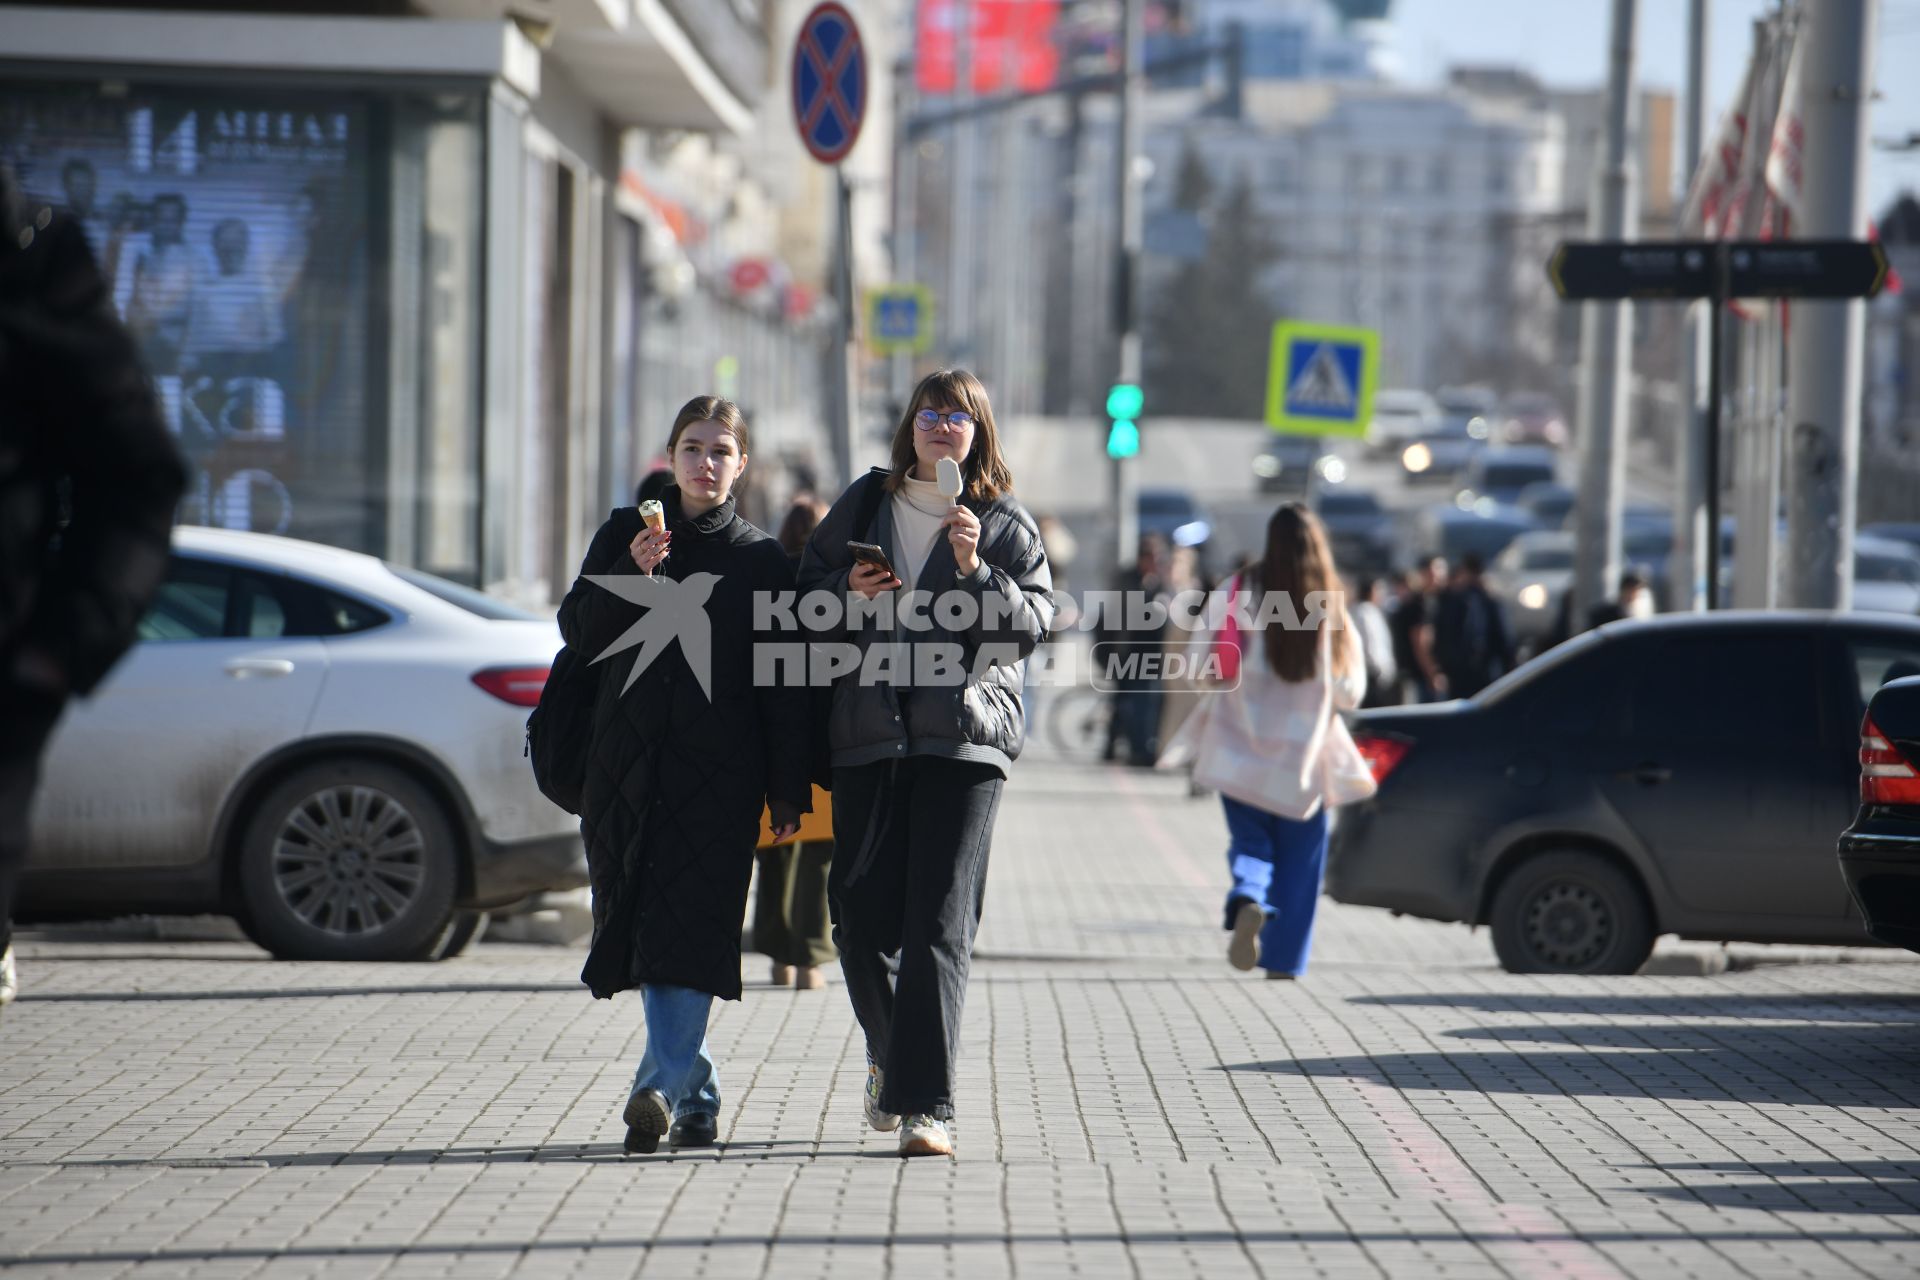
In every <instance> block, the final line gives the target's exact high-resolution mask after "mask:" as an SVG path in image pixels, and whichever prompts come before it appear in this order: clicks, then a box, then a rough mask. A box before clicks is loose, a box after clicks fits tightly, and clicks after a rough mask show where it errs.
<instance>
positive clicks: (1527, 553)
mask: <svg viewBox="0 0 1920 1280" xmlns="http://www.w3.org/2000/svg"><path fill="white" fill-rule="evenodd" d="M1573 550H1574V539H1573V535H1572V534H1571V533H1567V532H1564V531H1562V530H1559V529H1534V530H1531V531H1529V532H1527V533H1523V534H1521V535H1520V536H1519V537H1517V538H1515V539H1514V540H1513V542H1512V543H1511V544H1510V545H1509V546H1508V547H1507V549H1506V550H1505V551H1502V552H1501V553H1500V554H1499V556H1497V557H1496V558H1495V559H1494V562H1493V564H1492V565H1491V566H1489V568H1488V570H1487V589H1488V590H1490V591H1492V592H1493V594H1494V595H1495V596H1496V597H1498V598H1500V599H1502V600H1504V601H1506V602H1507V618H1508V620H1509V621H1510V622H1511V623H1512V624H1513V638H1514V641H1515V643H1517V644H1519V645H1521V646H1523V647H1525V648H1527V649H1528V650H1533V649H1535V648H1537V647H1538V646H1539V645H1540V643H1541V641H1543V640H1544V639H1546V637H1547V636H1548V635H1550V634H1551V633H1552V632H1553V629H1554V627H1555V626H1556V625H1558V623H1559V621H1560V603H1561V601H1562V600H1563V599H1564V598H1565V597H1566V594H1567V591H1568V590H1569V589H1570V588H1571V587H1572V585H1573Z"/></svg>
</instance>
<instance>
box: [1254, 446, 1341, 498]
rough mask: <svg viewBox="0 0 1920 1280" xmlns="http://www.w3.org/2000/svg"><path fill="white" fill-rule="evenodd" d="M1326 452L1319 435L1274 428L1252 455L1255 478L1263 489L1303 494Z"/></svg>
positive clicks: (1303, 495) (1272, 491) (1265, 491)
mask: <svg viewBox="0 0 1920 1280" xmlns="http://www.w3.org/2000/svg"><path fill="white" fill-rule="evenodd" d="M1326 454H1327V442H1326V440H1325V439H1323V438H1322V437H1320V436H1302V435H1293V434H1290V433H1284V432H1278V431H1275V432H1271V433H1269V435H1268V436H1267V440H1266V443H1265V444H1263V445H1261V447H1260V452H1259V454H1257V455H1256V456H1255V457H1254V459H1253V475H1254V481H1255V483H1256V484H1257V485H1258V486H1259V489H1260V492H1262V493H1286V494H1291V495H1293V496H1295V497H1301V498H1304V497H1305V496H1306V495H1307V491H1308V490H1309V489H1310V488H1312V486H1313V477H1314V474H1315V468H1316V467H1317V466H1318V465H1319V463H1320V459H1321V458H1323V457H1325V456H1326Z"/></svg>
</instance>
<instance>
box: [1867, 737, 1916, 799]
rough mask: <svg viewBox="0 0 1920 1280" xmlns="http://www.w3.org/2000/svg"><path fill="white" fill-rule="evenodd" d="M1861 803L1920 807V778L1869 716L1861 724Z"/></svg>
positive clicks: (1911, 763) (1909, 762)
mask: <svg viewBox="0 0 1920 1280" xmlns="http://www.w3.org/2000/svg"><path fill="white" fill-rule="evenodd" d="M1860 803H1861V804H1920V775H1916V774H1915V772H1914V768H1913V762H1912V761H1910V760H1908V759H1907V758H1906V757H1905V756H1904V755H1902V754H1901V753H1900V751H1899V749H1898V748H1896V747H1895V746H1894V745H1893V744H1892V743H1891V742H1888V741H1887V737H1886V735H1885V734H1883V733H1881V732H1880V729H1879V727H1878V726H1877V725H1875V724H1874V723H1873V717H1872V716H1867V717H1866V718H1865V719H1863V720H1861V722H1860Z"/></svg>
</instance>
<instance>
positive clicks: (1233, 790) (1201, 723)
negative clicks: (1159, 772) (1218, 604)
mask: <svg viewBox="0 0 1920 1280" xmlns="http://www.w3.org/2000/svg"><path fill="white" fill-rule="evenodd" d="M1228 591H1229V593H1230V594H1232V595H1234V596H1235V597H1238V598H1241V599H1243V601H1244V603H1245V604H1246V605H1247V610H1246V613H1247V615H1248V616H1249V617H1251V618H1252V619H1254V622H1255V628H1256V632H1257V634H1255V635H1243V636H1242V637H1241V639H1242V643H1243V644H1244V646H1245V647H1244V652H1243V657H1242V660H1241V662H1240V669H1239V680H1238V682H1237V683H1236V684H1232V685H1228V686H1223V687H1222V688H1221V689H1220V690H1218V691H1216V692H1214V693H1213V694H1212V695H1211V696H1210V697H1208V698H1206V699H1205V702H1204V705H1203V707H1202V710H1201V711H1200V712H1199V713H1197V714H1196V715H1194V716H1193V717H1191V718H1189V719H1188V721H1187V723H1186V724H1185V725H1184V726H1182V729H1181V733H1180V734H1179V735H1178V736H1177V737H1176V738H1175V739H1174V741H1173V742H1172V743H1170V744H1169V749H1168V753H1167V756H1166V757H1165V758H1164V759H1163V760H1162V764H1163V765H1164V766H1166V767H1169V768H1171V767H1177V766H1179V765H1182V764H1184V763H1186V762H1187V761H1189V760H1191V763H1192V766H1193V775H1194V778H1195V780H1196V781H1198V782H1200V783H1201V784H1202V785H1205V786H1209V787H1212V788H1214V789H1215V790H1218V791H1219V792H1220V800H1221V804H1222V805H1223V806H1224V807H1225V809H1226V816H1227V832H1228V835H1229V838H1230V842H1229V844H1228V847H1227V865H1228V869H1229V870H1230V871H1231V873H1232V876H1233V885H1232V888H1231V889H1230V890H1229V891H1228V893H1227V902H1226V913H1225V927H1226V928H1227V929H1228V930H1229V931H1231V933H1232V940H1231V941H1230V942H1229V943H1228V946H1227V959H1228V961H1229V962H1230V963H1231V964H1232V965H1233V967H1234V968H1236V969H1240V970H1251V969H1253V968H1255V967H1256V966H1257V967H1259V968H1262V969H1264V970H1266V972H1267V976H1268V977H1269V978H1296V977H1298V976H1300V975H1301V974H1302V973H1304V972H1306V968H1307V956H1308V952H1309V951H1310V950H1311V948H1312V945H1313V924H1314V918H1315V913H1316V912H1317V910H1318V907H1319V899H1320V877H1321V873H1322V871H1323V870H1324V869H1325V866H1326V858H1327V810H1328V808H1329V807H1330V806H1333V805H1337V804H1343V803H1346V802H1348V801H1351V800H1357V799H1361V798H1363V797H1365V796H1367V795H1371V794H1372V792H1373V780H1372V775H1371V774H1370V773H1369V772H1368V770H1367V766H1366V762H1365V761H1364V760H1363V759H1361V757H1360V753H1359V750H1358V748H1356V747H1355V746H1354V742H1353V738H1352V735H1351V734H1350V733H1349V732H1348V731H1347V727H1346V724H1345V722H1344V721H1342V720H1341V719H1340V716H1339V712H1340V711H1342V710H1347V709H1350V708H1353V707H1357V706H1358V705H1359V704H1360V697H1361V694H1362V693H1363V692H1364V690H1365V687H1366V657H1365V654H1364V652H1363V651H1362V647H1361V641H1360V636H1359V633H1358V632H1357V630H1356V629H1355V627H1354V626H1353V624H1352V619H1351V618H1350V617H1349V616H1348V612H1347V609H1346V607H1345V601H1344V593H1343V591H1342V589H1341V586H1340V579H1339V577H1338V575H1337V574H1336V573H1335V571H1334V567H1333V557H1332V555H1331V553H1330V552H1329V551H1328V548H1327V536H1326V530H1325V529H1324V528H1323V527H1322V526H1321V524H1320V521H1319V518H1318V517H1316V516H1315V515H1314V514H1313V513H1312V512H1311V511H1310V510H1308V509H1307V508H1306V506H1304V505H1303V504H1301V503H1298V502H1289V503H1287V504H1286V505H1284V506H1282V507H1281V508H1280V509H1279V510H1278V511H1276V512H1274V514H1273V519H1272V520H1271V521H1269V522H1268V525H1267V551H1266V556H1265V557H1264V558H1263V559H1262V560H1261V562H1260V563H1259V564H1258V565H1256V566H1254V567H1253V568H1252V569H1249V570H1248V571H1247V572H1246V573H1245V574H1244V575H1240V576H1237V577H1236V578H1235V579H1234V580H1233V582H1232V583H1231V584H1230V585H1229V587H1228ZM1281 596H1284V598H1285V599H1286V600H1287V601H1290V602H1291V604H1292V612H1293V613H1295V615H1296V616H1298V617H1299V618H1300V619H1301V621H1302V622H1303V623H1307V622H1309V621H1310V622H1311V623H1312V625H1311V626H1308V625H1301V626H1283V625H1272V624H1269V625H1265V626H1260V625H1259V624H1260V623H1261V622H1263V621H1266V620H1267V617H1268V614H1269V608H1268V607H1266V606H1270V605H1271V604H1272V602H1274V601H1275V600H1276V598H1277V597H1281ZM1316 603H1320V604H1322V605H1323V607H1322V608H1321V609H1320V610H1318V611H1316V610H1315V605H1316Z"/></svg>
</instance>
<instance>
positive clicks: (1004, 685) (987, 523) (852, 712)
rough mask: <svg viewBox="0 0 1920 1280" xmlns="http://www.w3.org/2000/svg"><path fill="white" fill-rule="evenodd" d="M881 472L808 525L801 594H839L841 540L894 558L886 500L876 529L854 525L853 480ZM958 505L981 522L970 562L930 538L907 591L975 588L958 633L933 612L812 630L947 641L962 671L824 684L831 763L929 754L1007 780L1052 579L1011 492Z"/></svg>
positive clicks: (850, 638) (858, 641)
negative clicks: (973, 564) (921, 678)
mask: <svg viewBox="0 0 1920 1280" xmlns="http://www.w3.org/2000/svg"><path fill="white" fill-rule="evenodd" d="M886 474H887V473H886V472H885V471H882V470H880V469H878V468H876V469H875V470H873V471H870V472H868V473H867V474H866V475H865V476H863V477H861V478H860V479H858V480H856V481H854V482H853V484H851V485H849V486H848V487H847V491H846V492H845V493H843V494H841V495H840V500H839V501H838V502H836V503H834V504H833V510H831V511H829V512H828V513H827V516H826V519H824V520H822V521H821V522H820V527H819V528H817V529H815V530H814V531H813V536H812V537H811V538H810V539H808V541H807V549H806V552H805V553H804V555H803V556H802V557H801V561H800V577H799V591H800V593H801V595H802V596H804V595H805V594H806V593H808V592H810V591H826V592H831V593H833V594H835V595H838V596H840V597H841V598H842V599H844V598H845V597H846V595H847V581H848V578H849V576H850V575H851V573H852V571H853V556H852V554H851V553H850V552H849V551H848V550H847V542H848V540H849V539H852V540H855V541H870V542H873V543H875V544H877V545H879V546H880V547H881V548H883V549H884V550H885V551H886V553H887V557H888V559H889V560H891V559H893V557H894V556H896V555H897V554H898V552H897V551H896V550H895V547H894V536H893V502H892V500H891V497H890V496H889V497H883V498H882V499H881V500H880V502H879V505H878V507H877V508H876V509H875V511H874V521H873V526H872V528H871V529H869V530H866V531H864V535H863V531H861V530H858V529H855V528H854V527H853V526H854V523H855V521H856V519H857V516H856V513H857V512H858V511H859V509H860V505H861V504H860V496H861V490H862V486H866V485H881V484H885V483H886ZM962 502H963V503H964V505H965V506H966V507H967V509H968V510H970V511H972V512H973V513H974V515H976V516H978V517H979V519H980V547H979V553H978V554H979V558H980V564H979V567H978V568H976V569H975V570H974V572H973V573H972V574H970V575H967V576H965V577H962V576H961V575H960V573H959V568H958V566H957V565H956V564H955V563H954V559H953V544H952V543H950V542H948V541H947V539H946V538H945V537H937V538H935V539H934V540H933V550H932V551H931V552H929V553H928V555H927V562H926V564H925V566H924V567H922V568H921V570H920V572H919V573H918V574H917V575H916V576H915V579H914V590H915V591H916V592H925V593H927V594H928V595H929V596H930V597H932V598H933V599H936V600H937V599H939V598H940V597H941V596H942V595H944V594H945V593H947V592H949V591H960V592H965V593H967V594H968V595H971V596H973V597H974V599H975V600H976V601H977V602H979V604H980V605H981V607H980V608H979V610H978V611H977V617H976V619H975V621H974V625H972V626H970V627H967V628H966V629H965V630H961V631H955V630H951V629H949V628H947V627H944V626H942V625H940V623H939V621H938V620H937V617H931V616H930V624H931V625H929V626H928V627H927V628H926V629H924V630H916V629H913V628H911V627H907V626H905V625H899V624H898V622H897V620H896V626H895V627H894V628H893V629H892V630H890V631H884V630H882V629H880V628H879V627H878V626H876V625H873V624H872V623H871V622H865V621H863V623H862V625H861V626H859V627H858V628H856V629H852V630H849V629H848V628H847V627H846V626H845V625H844V624H843V625H839V626H835V627H830V628H825V629H819V630H816V631H815V633H814V635H813V637H812V638H813V639H815V640H817V641H821V642H826V643H834V642H838V643H847V642H851V643H853V644H855V645H857V646H859V648H860V649H861V651H862V653H865V652H866V651H868V650H869V649H871V648H872V647H873V646H875V645H895V644H905V645H915V644H921V643H928V644H939V645H946V646H950V647H954V648H957V649H958V651H959V652H960V654H961V655H963V660H964V662H965V664H966V669H967V671H968V672H969V674H968V676H967V678H966V680H965V682H964V683H943V684H933V685H929V686H927V687H921V688H915V687H912V679H911V677H910V674H909V673H907V672H901V673H900V678H899V679H898V680H897V681H882V682H873V681H864V680H862V679H861V678H859V673H858V672H852V673H849V674H847V675H845V676H842V677H841V678H840V679H839V680H837V681H835V683H834V686H833V712H832V716H831V718H830V720H829V721H828V732H829V737H830V739H831V741H832V746H833V764H834V766H835V767H836V768H848V767H852V766H857V765H863V764H872V763H874V762H875V761H878V760H894V759H901V758H904V757H906V756H921V755H930V756H943V757H945V758H947V759H950V760H964V761H969V762H972V763H976V764H988V765H992V766H993V767H994V768H996V769H998V770H999V771H1000V772H1001V774H1002V775H1003V776H1004V775H1005V774H1006V773H1007V771H1008V770H1009V769H1010V768H1011V766H1012V764H1013V761H1014V760H1015V759H1016V758H1018V757H1019V755H1020V748H1021V747H1022V746H1023V745H1025V743H1026V736H1027V717H1026V708H1025V706H1024V703H1023V699H1022V693H1023V690H1022V686H1023V684H1024V682H1025V679H1026V664H1027V659H1028V657H1029V656H1030V655H1031V654H1032V653H1033V651H1034V649H1035V648H1037V647H1038V646H1039V645H1040V644H1042V643H1043V642H1044V641H1045V640H1046V639H1047V636H1048V634H1049V633H1050V632H1051V630H1052V627H1053V616H1054V605H1053V590H1052V589H1053V577H1052V574H1051V573H1050V572H1049V570H1048V568H1047V553H1046V549H1045V547H1044V546H1043V545H1042V544H1041V541H1040V530H1039V527H1038V526H1037V525H1035V524H1034V522H1033V517H1032V516H1030V515H1028V514H1027V510H1026V508H1025V507H1023V506H1021V505H1020V504H1019V503H1018V502H1016V501H1015V500H1014V499H1013V497H1012V496H1011V495H1002V496H1001V497H999V498H996V499H994V500H992V501H990V502H986V501H981V500H979V499H976V498H964V499H962ZM989 597H993V598H994V600H993V603H994V604H995V605H996V606H997V607H998V609H999V613H998V615H996V616H992V617H990V616H989V612H990V611H989V610H988V609H987V607H986V605H987V602H988V598H989ZM929 612H930V615H931V614H932V611H929ZM989 646H991V647H990V648H989ZM983 651H984V655H985V658H989V659H991V658H996V657H997V659H998V660H997V661H993V662H992V665H987V663H986V662H985V661H984V660H980V659H982V657H983Z"/></svg>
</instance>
